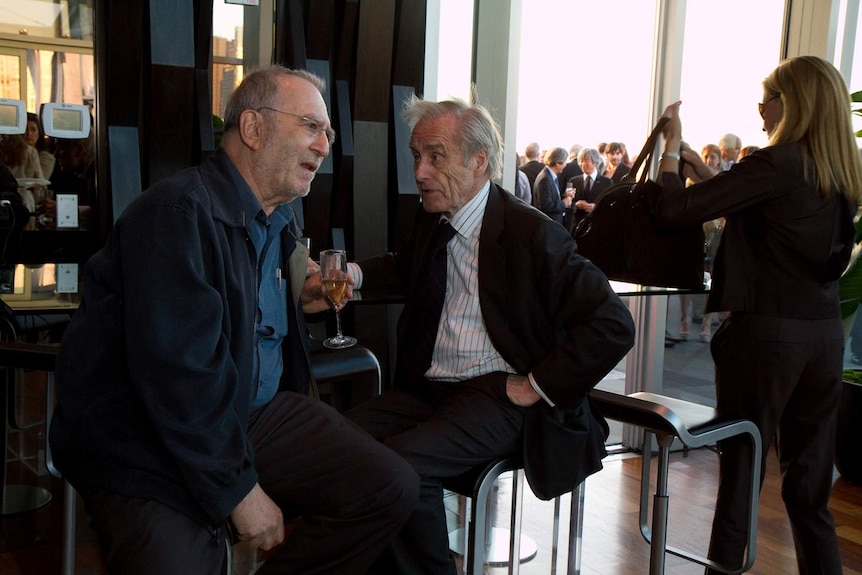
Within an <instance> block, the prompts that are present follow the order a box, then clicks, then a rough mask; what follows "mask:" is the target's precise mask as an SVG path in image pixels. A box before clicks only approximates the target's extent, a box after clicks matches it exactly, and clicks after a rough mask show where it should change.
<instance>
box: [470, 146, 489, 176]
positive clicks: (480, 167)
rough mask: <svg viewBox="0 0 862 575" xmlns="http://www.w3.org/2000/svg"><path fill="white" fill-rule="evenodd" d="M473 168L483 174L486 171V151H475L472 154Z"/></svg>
mask: <svg viewBox="0 0 862 575" xmlns="http://www.w3.org/2000/svg"><path fill="white" fill-rule="evenodd" d="M472 162H473V165H472V167H473V170H474V171H476V172H479V173H480V174H484V173H485V172H486V171H488V153H487V152H484V151H482V152H476V153H475V154H473V159H472Z"/></svg>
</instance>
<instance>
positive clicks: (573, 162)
mask: <svg viewBox="0 0 862 575" xmlns="http://www.w3.org/2000/svg"><path fill="white" fill-rule="evenodd" d="M582 149H583V146H581V145H580V144H573V145H572V147H571V148H569V155H568V160H569V163H567V164H566V167H565V168H563V171H562V172H561V173H560V177H559V178H557V183H558V184H559V186H560V194H562V193H563V192H565V191H566V184H567V183H568V181H569V180H570V179H572V178H574V177H575V176H580V175H581V174H583V173H584V171H583V170H581V166H579V165H578V154H579V153H580V151H581V150H582Z"/></svg>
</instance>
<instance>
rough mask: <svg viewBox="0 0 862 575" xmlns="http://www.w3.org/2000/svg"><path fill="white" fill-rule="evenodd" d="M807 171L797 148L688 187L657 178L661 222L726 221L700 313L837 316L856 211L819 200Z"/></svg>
mask: <svg viewBox="0 0 862 575" xmlns="http://www.w3.org/2000/svg"><path fill="white" fill-rule="evenodd" d="M806 164H807V166H806ZM806 171H807V173H808V176H809V179H813V177H812V176H811V174H813V173H814V165H813V162H812V161H811V160H810V159H808V158H807V155H806V154H805V152H804V151H803V149H802V146H801V145H800V144H781V145H776V146H769V147H766V148H763V149H762V150H759V151H757V152H755V153H753V154H751V155H750V156H746V157H745V158H744V159H743V160H742V161H740V162H739V163H738V164H735V165H734V166H733V168H731V169H730V170H729V171H727V172H720V173H719V174H717V175H716V176H713V177H712V178H709V179H708V180H704V181H703V182H700V183H698V184H694V185H692V186H690V187H688V188H686V187H685V184H683V182H682V180H681V179H680V178H679V176H677V175H676V174H674V173H662V174H660V176H661V179H660V182H661V184H662V188H661V189H660V190H654V196H653V197H652V198H650V204H651V205H652V207H653V210H654V212H655V215H656V216H657V217H658V218H659V219H660V221H661V222H662V223H663V224H665V225H671V226H674V227H684V226H690V225H692V224H699V223H702V222H705V221H709V220H713V219H715V218H718V217H721V216H725V217H726V219H725V225H724V231H723V232H722V234H721V243H720V244H719V246H718V253H717V255H716V256H715V262H714V265H713V273H712V289H711V290H710V292H709V299H708V301H707V306H706V311H708V312H713V311H730V312H743V311H744V312H750V313H753V314H757V315H760V316H766V317H782V318H792V319H801V320H809V319H816V320H819V319H832V318H836V317H839V307H838V278H839V277H840V276H841V273H842V272H843V271H844V268H845V267H846V265H847V262H848V260H849V258H850V251H851V248H852V247H853V237H854V229H853V214H854V212H855V207H854V209H852V210H851V209H850V207H849V206H848V205H847V202H845V201H844V200H843V199H842V197H841V196H840V195H839V194H838V193H833V194H831V195H830V196H829V197H823V196H822V195H821V194H820V193H819V192H818V191H817V189H816V188H815V187H814V185H813V184H812V183H810V182H807V181H806V177H805V173H806Z"/></svg>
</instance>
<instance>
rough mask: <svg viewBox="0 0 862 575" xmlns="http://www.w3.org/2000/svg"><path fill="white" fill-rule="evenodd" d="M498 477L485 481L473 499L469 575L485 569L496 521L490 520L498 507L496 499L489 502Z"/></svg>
mask: <svg viewBox="0 0 862 575" xmlns="http://www.w3.org/2000/svg"><path fill="white" fill-rule="evenodd" d="M495 483H496V478H495V479H493V480H491V481H483V483H482V485H481V486H480V488H479V490H478V492H476V494H475V497H473V498H472V501H471V505H470V507H471V509H470V523H469V529H468V531H469V538H470V539H469V542H468V546H467V549H469V550H470V552H469V553H467V555H468V557H467V559H466V561H468V562H469V563H468V567H467V575H482V572H483V571H484V569H485V555H486V553H487V552H488V545H490V543H491V537H490V530H491V529H493V526H494V523H493V521H491V520H490V515H489V514H490V512H492V511H493V508H494V507H496V500H495V501H494V502H493V504H489V498H490V497H491V494H492V493H494V484H495Z"/></svg>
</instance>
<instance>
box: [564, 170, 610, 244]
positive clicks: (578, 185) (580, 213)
mask: <svg viewBox="0 0 862 575" xmlns="http://www.w3.org/2000/svg"><path fill="white" fill-rule="evenodd" d="M613 183H614V182H613V180H611V179H610V178H608V177H606V176H602V175H598V174H597V175H596V181H595V182H593V185H592V186H590V191H589V192H587V191H586V190H585V189H584V176H583V175H581V176H578V177H575V178H573V179H572V184H573V187H574V188H575V198H574V199H573V200H572V206H574V205H575V202H577V201H579V200H586V201H587V202H589V203H591V204H594V203H596V198H598V197H599V194H601V193H602V192H603V191H604V190H606V189H608V188H609V187H611V186H612V185H613ZM586 215H587V212H585V211H584V210H578V209H574V208H573V209H572V215H571V217H570V218H569V219H568V220H566V227H567V228H568V229H569V230H570V231H571V232H574V231H575V227H577V225H578V223H579V222H580V221H581V220H582V219H584V218H585V217H586Z"/></svg>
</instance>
